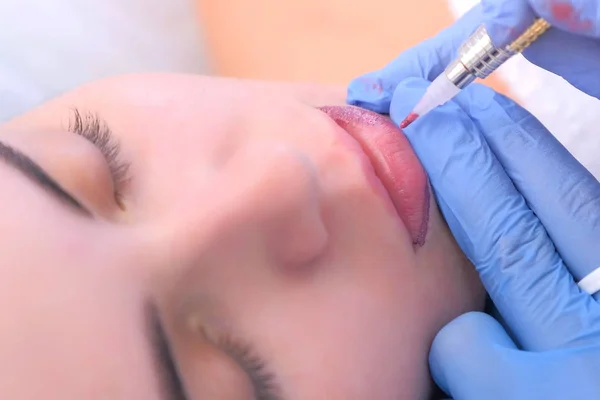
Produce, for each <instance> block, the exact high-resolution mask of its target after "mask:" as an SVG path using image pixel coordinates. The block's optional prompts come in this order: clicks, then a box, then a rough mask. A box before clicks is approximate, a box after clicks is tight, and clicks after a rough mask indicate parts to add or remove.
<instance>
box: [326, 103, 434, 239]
mask: <svg viewBox="0 0 600 400" xmlns="http://www.w3.org/2000/svg"><path fill="white" fill-rule="evenodd" d="M320 110H321V111H323V112H325V113H326V114H327V115H328V116H329V117H330V118H331V119H333V120H334V121H335V122H336V123H337V124H338V125H339V126H340V127H341V128H342V129H343V130H345V131H346V132H347V133H348V134H349V135H350V136H351V137H353V138H354V139H355V140H356V141H357V142H358V143H359V144H360V146H361V148H362V149H363V151H364V152H365V154H366V155H367V156H368V157H369V160H370V161H371V164H372V165H373V168H374V170H375V174H376V175H377V177H378V178H379V179H380V180H381V182H382V183H383V185H384V187H385V188H386V190H387V192H388V194H389V196H390V198H391V199H392V202H393V204H394V207H395V208H396V211H397V213H398V215H399V216H400V218H401V219H402V221H403V222H404V225H405V226H406V228H407V229H408V231H409V232H410V234H411V237H412V240H413V244H414V245H415V246H422V245H423V244H424V242H425V237H426V233H427V228H428V221H429V201H430V193H429V184H428V181H427V176H426V174H425V171H424V170H423V167H422V166H421V163H420V161H419V159H418V158H417V156H416V154H415V153H414V151H413V149H412V146H411V145H410V143H409V142H408V139H407V138H406V137H405V136H404V134H403V133H402V131H401V130H400V129H399V128H398V127H397V126H396V125H394V123H393V122H392V121H391V120H390V119H389V118H387V117H384V116H383V115H380V114H377V113H375V112H372V111H368V110H365V109H362V108H358V107H354V106H325V107H320Z"/></svg>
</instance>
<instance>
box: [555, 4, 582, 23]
mask: <svg viewBox="0 0 600 400" xmlns="http://www.w3.org/2000/svg"><path fill="white" fill-rule="evenodd" d="M550 10H551V12H552V15H553V16H554V18H556V19H557V20H559V21H563V22H568V21H571V20H573V19H574V17H576V16H575V9H574V8H573V6H572V5H571V4H569V3H558V2H557V3H552V4H551V5H550Z"/></svg>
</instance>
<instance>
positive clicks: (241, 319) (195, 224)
mask: <svg viewBox="0 0 600 400" xmlns="http://www.w3.org/2000/svg"><path fill="white" fill-rule="evenodd" d="M336 104H339V105H343V104H344V90H343V89H339V88H329V87H322V86H315V85H300V84H283V83H261V82H250V81H240V80H228V79H224V78H209V77H200V76H185V75H132V76H122V77H116V78H110V79H107V80H103V81H100V82H96V83H92V84H89V85H87V86H84V87H81V88H79V89H77V90H75V91H73V92H70V93H68V94H65V95H64V96H62V97H60V98H57V99H55V100H53V101H51V102H49V103H47V104H45V105H43V106H41V107H39V108H37V109H35V110H33V111H31V112H29V113H27V114H25V115H22V116H20V117H18V118H16V119H14V120H12V121H9V122H8V123H7V124H5V125H3V126H1V127H0V143H3V144H5V145H8V146H11V147H12V148H14V149H18V150H20V151H21V152H23V153H24V154H26V155H27V156H29V157H30V158H31V159H32V160H34V161H35V162H37V163H38V164H39V165H40V166H41V167H42V168H43V169H44V170H46V171H47V172H48V174H49V175H50V176H51V177H52V178H53V179H54V180H55V181H56V182H58V184H59V185H61V186H62V187H63V188H64V189H65V190H66V191H67V192H68V193H70V194H71V195H72V196H73V197H74V198H75V199H76V200H77V201H78V202H80V203H81V204H83V205H84V206H85V207H86V208H87V209H88V210H89V211H90V212H91V214H92V216H91V217H90V216H86V215H84V213H82V212H77V211H75V210H74V207H71V206H69V205H68V204H66V203H65V202H64V201H63V202H60V201H58V200H57V199H56V196H53V195H51V194H50V193H49V191H48V190H44V189H42V188H40V187H39V186H38V185H36V184H34V183H33V182H32V179H28V178H26V177H25V176H24V175H23V174H22V173H19V172H17V170H16V169H15V168H13V167H11V166H10V165H9V164H8V163H6V162H2V160H0V182H2V191H1V192H0V193H1V194H0V205H1V207H2V209H3V210H4V216H3V218H2V219H0V237H2V242H3V250H2V252H0V265H1V266H2V268H1V269H0V299H1V302H2V303H1V305H2V309H3V313H2V315H1V316H0V393H1V395H2V397H3V398H7V399H12V400H25V399H34V398H44V399H51V400H52V399H61V400H70V399H73V400H75V399H92V400H93V399H108V398H110V399H115V400H119V399H123V400H130V399H147V400H153V399H157V400H158V399H167V397H164V396H163V394H162V393H161V385H160V377H161V376H163V375H164V374H163V375H161V374H160V371H161V369H160V368H159V369H158V370H157V368H156V366H155V363H154V362H153V356H152V352H151V347H152V346H151V345H150V344H149V343H148V339H147V337H146V334H145V329H144V326H145V325H144V318H143V316H144V315H145V314H144V310H145V304H146V302H147V299H148V298H150V299H151V301H152V302H153V303H154V304H155V305H156V308H157V310H158V311H159V314H160V319H161V321H162V324H163V325H164V329H165V331H166V336H167V341H168V343H169V346H170V347H171V349H172V351H173V358H174V361H175V364H176V365H177V368H178V370H179V373H180V375H181V377H182V378H183V382H184V384H185V387H186V390H187V392H188V394H189V398H190V399H196V398H198V399H251V398H257V400H260V399H261V397H260V396H255V395H254V389H253V384H252V381H251V379H250V378H249V377H248V375H247V370H252V368H253V367H256V365H247V364H249V362H248V360H245V362H244V360H240V358H244V357H243V354H241V353H243V351H240V348H245V347H246V346H250V347H251V350H250V352H251V354H252V356H256V357H258V358H260V360H261V362H260V363H259V366H260V368H259V369H261V371H259V372H260V373H262V374H263V375H268V376H270V378H269V379H270V380H269V385H272V386H277V391H278V394H279V397H281V398H285V399H344V400H352V399H357V400H360V399H419V398H422V399H425V398H427V396H428V393H429V390H430V386H431V384H430V378H429V375H428V370H427V355H428V350H429V345H430V343H431V340H432V338H433V336H434V335H435V333H436V332H437V331H438V330H439V329H440V328H441V327H442V326H443V325H444V324H445V323H447V322H448V321H450V320H451V319H453V318H454V317H456V316H458V315H460V314H461V313H464V312H467V311H470V310H476V309H480V308H481V306H482V303H483V291H482V289H481V285H480V283H479V281H478V278H477V276H476V273H475V271H474V269H473V268H472V267H471V265H470V264H469V263H468V262H467V260H466V259H465V257H464V256H463V254H462V253H461V252H460V250H459V249H458V247H457V245H456V243H455V242H454V239H453V238H452V236H451V235H450V233H449V231H448V228H447V226H446V224H445V223H444V221H443V219H442V218H441V216H440V213H439V211H438V209H437V206H436V205H435V201H433V200H432V202H431V206H430V208H429V228H428V232H427V237H426V241H425V243H424V244H423V245H422V246H414V245H413V242H412V240H411V238H410V236H409V234H408V232H407V228H406V227H405V226H404V224H403V222H402V220H400V219H399V218H398V215H397V214H396V211H395V209H394V207H392V206H391V204H390V199H389V197H388V196H387V194H385V193H383V192H384V191H382V190H381V183H380V182H379V181H378V178H377V177H376V176H375V174H374V172H373V168H372V167H371V165H370V162H369V160H368V159H367V158H366V156H365V155H364V153H363V152H362V150H361V147H360V146H359V144H358V143H357V142H356V141H354V139H351V138H350V137H348V136H347V135H345V134H343V133H341V130H340V127H339V126H338V125H337V124H335V123H334V122H333V121H332V120H331V119H330V118H329V117H328V116H327V115H326V114H325V113H324V112H322V111H321V110H319V109H318V108H316V107H318V106H324V105H336ZM73 107H77V109H78V110H79V112H80V114H81V115H84V116H85V115H87V114H86V113H88V112H89V113H93V114H96V115H98V116H99V117H100V118H102V120H104V121H106V124H107V125H108V126H109V127H110V129H111V130H112V132H113V135H114V137H115V138H116V140H118V142H119V143H120V145H121V152H120V155H119V158H120V159H121V160H122V161H126V162H127V163H129V164H130V169H129V172H128V178H129V179H128V180H127V181H124V182H126V183H125V184H124V185H119V189H122V198H121V200H120V201H116V200H115V196H114V190H115V187H114V182H113V179H112V178H111V175H110V172H109V168H108V166H107V162H106V160H105V158H104V157H103V155H102V153H101V152H100V151H99V150H98V149H97V148H96V147H95V146H94V145H93V144H91V143H90V142H89V141H88V140H87V139H85V138H83V137H81V136H79V135H77V134H74V133H72V132H68V131H67V129H66V127H67V126H68V125H69V121H70V120H72V119H73V111H72V110H73ZM240 343H242V344H240ZM246 358H247V357H246ZM240 364H241V365H240ZM244 364H245V365H244ZM250 364H252V363H251V362H250ZM263 364H264V365H263ZM279 397H278V398H279ZM264 398H271V397H264Z"/></svg>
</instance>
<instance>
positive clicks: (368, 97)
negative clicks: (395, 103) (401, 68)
mask: <svg viewBox="0 0 600 400" xmlns="http://www.w3.org/2000/svg"><path fill="white" fill-rule="evenodd" d="M394 89H395V87H389V85H384V83H383V80H382V79H381V76H380V73H379V71H374V72H369V73H366V74H364V75H361V76H359V77H358V78H355V79H353V80H352V81H350V84H349V85H348V91H347V97H346V102H347V103H348V104H350V105H353V106H358V107H363V108H366V109H368V110H371V111H375V112H377V113H380V114H388V113H389V109H390V103H391V101H392V96H393V94H394Z"/></svg>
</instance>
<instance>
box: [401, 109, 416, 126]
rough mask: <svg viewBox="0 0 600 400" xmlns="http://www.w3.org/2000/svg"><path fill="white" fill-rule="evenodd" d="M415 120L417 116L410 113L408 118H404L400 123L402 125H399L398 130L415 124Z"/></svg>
mask: <svg viewBox="0 0 600 400" xmlns="http://www.w3.org/2000/svg"><path fill="white" fill-rule="evenodd" d="M417 118H419V114H417V113H414V112H411V113H410V114H408V117H406V118H404V121H402V123H401V124H400V128H401V129H404V128H406V127H407V126H409V125H410V124H412V123H413V122H415V120H416V119H417Z"/></svg>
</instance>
